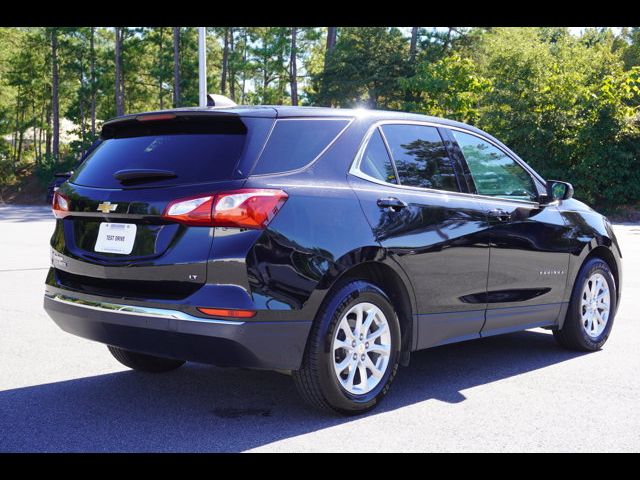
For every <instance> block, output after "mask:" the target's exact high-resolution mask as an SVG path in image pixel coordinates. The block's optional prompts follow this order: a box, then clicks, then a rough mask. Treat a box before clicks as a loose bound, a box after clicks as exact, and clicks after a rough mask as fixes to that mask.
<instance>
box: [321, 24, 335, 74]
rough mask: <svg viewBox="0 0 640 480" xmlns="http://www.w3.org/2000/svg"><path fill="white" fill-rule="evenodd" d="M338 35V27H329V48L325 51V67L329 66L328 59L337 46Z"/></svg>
mask: <svg viewBox="0 0 640 480" xmlns="http://www.w3.org/2000/svg"><path fill="white" fill-rule="evenodd" d="M337 37H338V27H327V48H326V50H325V51H324V68H325V70H326V68H327V61H328V58H329V55H331V52H332V51H333V49H334V48H335V46H336V39H337Z"/></svg>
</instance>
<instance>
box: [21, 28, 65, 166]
mask: <svg viewBox="0 0 640 480" xmlns="http://www.w3.org/2000/svg"><path fill="white" fill-rule="evenodd" d="M58 89H59V85H58V32H57V30H56V28H52V29H51V112H52V115H53V152H52V153H53V158H54V161H58V159H59V157H60V100H59V98H58ZM20 141H21V142H22V137H20Z"/></svg>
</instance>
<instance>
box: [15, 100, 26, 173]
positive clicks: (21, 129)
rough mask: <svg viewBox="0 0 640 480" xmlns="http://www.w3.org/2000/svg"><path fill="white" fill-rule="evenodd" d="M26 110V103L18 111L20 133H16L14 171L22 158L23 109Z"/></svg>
mask: <svg viewBox="0 0 640 480" xmlns="http://www.w3.org/2000/svg"><path fill="white" fill-rule="evenodd" d="M25 110H26V105H25V106H23V108H22V111H21V112H20V133H19V134H18V152H17V154H16V159H15V165H14V171H16V167H17V166H18V164H19V163H20V160H22V142H23V140H24V111H25Z"/></svg>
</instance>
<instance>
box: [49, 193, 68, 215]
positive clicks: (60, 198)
mask: <svg viewBox="0 0 640 480" xmlns="http://www.w3.org/2000/svg"><path fill="white" fill-rule="evenodd" d="M51 209H52V210H53V215H54V216H55V217H56V218H64V217H66V216H67V215H69V199H68V198H67V197H65V196H64V195H62V194H61V193H58V192H55V193H54V194H53V201H52V202H51Z"/></svg>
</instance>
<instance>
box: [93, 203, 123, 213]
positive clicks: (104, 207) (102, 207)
mask: <svg viewBox="0 0 640 480" xmlns="http://www.w3.org/2000/svg"><path fill="white" fill-rule="evenodd" d="M116 208H118V204H117V203H114V204H113V205H112V204H111V202H102V203H101V204H99V205H98V208H96V210H97V211H99V212H102V213H109V212H115V211H116Z"/></svg>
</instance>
